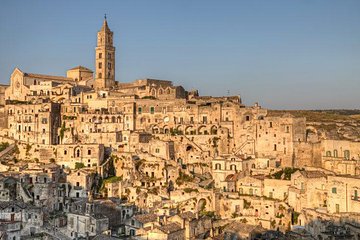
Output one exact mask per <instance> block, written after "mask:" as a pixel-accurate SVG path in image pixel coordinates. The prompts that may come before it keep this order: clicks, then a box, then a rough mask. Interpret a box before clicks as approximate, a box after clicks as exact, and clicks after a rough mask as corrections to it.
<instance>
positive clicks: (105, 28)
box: [101, 13, 110, 32]
mask: <svg viewBox="0 0 360 240" xmlns="http://www.w3.org/2000/svg"><path fill="white" fill-rule="evenodd" d="M106 19H107V18H106V13H105V15H104V22H103V25H102V27H101V31H106V32H107V31H110V28H109V26H108V24H107V20H106Z"/></svg>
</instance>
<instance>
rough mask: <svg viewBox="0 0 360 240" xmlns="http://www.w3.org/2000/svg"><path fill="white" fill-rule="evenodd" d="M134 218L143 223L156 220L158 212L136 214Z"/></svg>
mask: <svg viewBox="0 0 360 240" xmlns="http://www.w3.org/2000/svg"><path fill="white" fill-rule="evenodd" d="M134 219H135V220H136V221H138V222H141V223H149V222H155V221H156V220H157V215H156V214H152V213H149V214H141V215H136V216H135V217H134Z"/></svg>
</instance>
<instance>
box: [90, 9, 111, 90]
mask: <svg viewBox="0 0 360 240" xmlns="http://www.w3.org/2000/svg"><path fill="white" fill-rule="evenodd" d="M95 55H96V56H95V69H96V70H95V86H94V87H95V88H96V89H104V88H111V87H112V86H114V85H115V47H114V46H113V32H112V31H110V28H109V26H108V24H107V20H106V15H105V18H104V22H103V25H102V27H101V29H100V31H99V32H98V33H97V46H96V48H95Z"/></svg>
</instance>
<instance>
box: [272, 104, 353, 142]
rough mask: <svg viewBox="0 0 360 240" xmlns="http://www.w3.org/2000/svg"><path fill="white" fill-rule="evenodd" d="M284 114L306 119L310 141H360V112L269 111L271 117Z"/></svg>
mask: <svg viewBox="0 0 360 240" xmlns="http://www.w3.org/2000/svg"><path fill="white" fill-rule="evenodd" d="M284 114H291V115H293V116H295V117H305V118H306V121H307V126H308V134H309V137H310V139H309V140H312V141H316V138H318V140H321V139H339V140H352V141H360V110H269V115H271V116H282V115H284Z"/></svg>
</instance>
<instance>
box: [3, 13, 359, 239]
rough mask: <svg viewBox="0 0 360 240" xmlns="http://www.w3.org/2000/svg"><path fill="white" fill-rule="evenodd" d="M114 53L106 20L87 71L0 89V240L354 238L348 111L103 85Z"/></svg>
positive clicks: (354, 129)
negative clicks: (270, 106)
mask: <svg viewBox="0 0 360 240" xmlns="http://www.w3.org/2000/svg"><path fill="white" fill-rule="evenodd" d="M115 51H116V49H115V47H114V36H113V32H112V31H111V30H110V28H109V26H108V23H107V20H106V19H105V20H104V22H103V24H102V27H101V29H100V31H99V32H98V33H97V46H96V48H95V72H93V71H92V70H91V69H89V68H86V67H84V66H77V67H74V68H72V69H69V70H68V71H67V72H66V76H50V75H44V74H38V73H28V72H24V71H22V70H21V69H19V68H15V69H14V71H13V72H12V74H11V76H10V82H9V85H1V86H0V105H1V108H0V127H1V128H0V150H1V151H0V160H1V163H0V239H11V240H20V239H157V240H159V239H161V240H162V239H175V240H182V239H186V240H190V239H304V240H305V239H354V240H359V239H360V137H359V135H360V128H359V126H360V119H359V118H358V116H357V117H354V118H352V117H348V116H345V115H340V114H338V115H336V114H331V113H321V112H320V113H319V112H296V111H287V112H285V111H274V110H267V109H264V108H262V107H261V106H260V105H259V104H258V103H255V104H254V105H253V106H245V105H244V104H243V103H242V99H241V97H240V96H223V97H212V96H201V95H200V94H199V92H198V91H197V90H191V91H189V90H186V89H184V88H183V87H182V86H175V85H174V84H173V83H172V82H171V81H168V80H158V79H138V80H135V81H133V82H130V83H125V82H121V81H116V78H115ZM329 115H331V116H332V117H328V116H329ZM333 116H342V117H338V118H336V117H335V118H333Z"/></svg>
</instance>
